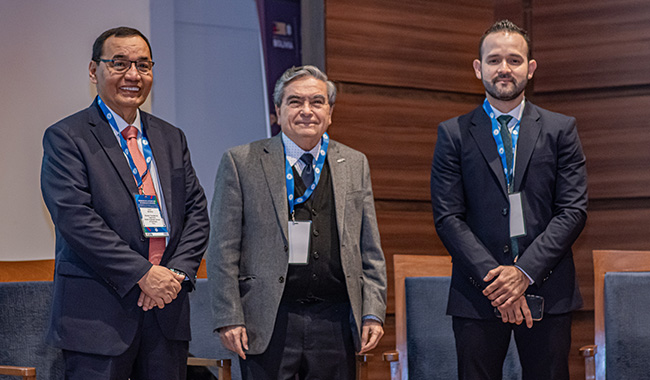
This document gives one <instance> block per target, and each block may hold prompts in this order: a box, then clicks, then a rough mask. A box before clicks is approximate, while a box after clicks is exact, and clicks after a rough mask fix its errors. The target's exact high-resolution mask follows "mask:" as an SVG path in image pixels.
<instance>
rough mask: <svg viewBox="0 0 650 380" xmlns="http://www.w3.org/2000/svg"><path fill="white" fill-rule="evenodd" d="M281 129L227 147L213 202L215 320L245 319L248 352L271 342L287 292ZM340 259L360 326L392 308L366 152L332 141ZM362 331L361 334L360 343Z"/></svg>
mask: <svg viewBox="0 0 650 380" xmlns="http://www.w3.org/2000/svg"><path fill="white" fill-rule="evenodd" d="M284 160H285V157H284V147H283V145H282V138H281V136H280V135H278V136H276V137H273V138H271V139H266V140H260V141H256V142H253V143H251V144H247V145H242V146H238V147H235V148H232V149H230V150H229V151H228V152H226V153H225V154H224V155H223V158H222V159H221V164H220V165H219V170H218V172H217V178H216V183H215V192H214V198H213V200H212V205H211V213H210V215H211V222H212V225H211V234H210V244H209V248H208V253H207V257H206V258H207V266H208V280H209V283H210V289H211V292H212V299H213V302H212V304H213V312H214V313H213V314H214V328H215V329H217V328H220V327H224V326H230V325H245V326H246V330H247V332H248V338H249V350H248V353H249V354H253V355H255V354H260V353H262V352H264V351H265V350H266V347H267V346H268V344H269V341H270V339H271V334H272V332H273V326H274V324H275V318H276V314H277V311H278V306H279V304H280V299H281V298H282V293H283V292H284V286H285V279H286V276H287V271H288V268H289V264H288V246H289V245H288V232H287V229H288V223H289V216H288V214H289V211H288V210H289V206H288V202H287V191H286V183H285V178H284V176H285V172H284V167H285V164H284ZM327 160H328V163H329V166H330V171H331V175H332V184H333V188H334V203H335V207H336V220H337V230H338V234H339V240H340V245H341V246H340V250H341V263H342V266H343V272H344V274H345V281H346V285H347V291H348V295H349V298H350V304H351V306H352V313H353V316H354V323H355V325H356V328H357V334H356V337H357V338H358V332H359V331H360V326H361V318H362V316H364V315H369V314H372V315H375V316H377V317H379V318H381V319H382V320H383V319H384V317H385V313H386V266H385V262H384V255H383V252H382V250H381V246H380V242H379V231H378V229H377V220H376V215H375V206H374V199H373V195H372V187H371V183H370V168H369V166H368V160H367V159H366V157H365V156H364V155H363V154H362V153H360V152H357V151H355V150H353V149H351V148H349V147H347V146H345V145H342V144H339V143H337V142H335V141H330V144H329V149H328V152H327ZM358 341H359V339H355V344H356V345H357V349H359V342H358Z"/></svg>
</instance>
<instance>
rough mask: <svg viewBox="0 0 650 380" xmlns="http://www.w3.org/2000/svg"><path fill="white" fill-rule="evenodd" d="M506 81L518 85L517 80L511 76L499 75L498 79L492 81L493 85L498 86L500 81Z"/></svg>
mask: <svg viewBox="0 0 650 380" xmlns="http://www.w3.org/2000/svg"><path fill="white" fill-rule="evenodd" d="M504 79H507V80H509V81H511V82H512V83H513V84H515V85H517V80H516V79H515V78H514V77H513V76H512V75H509V74H506V75H498V76H497V77H495V78H494V79H492V84H493V85H495V84H497V82H498V81H500V80H504Z"/></svg>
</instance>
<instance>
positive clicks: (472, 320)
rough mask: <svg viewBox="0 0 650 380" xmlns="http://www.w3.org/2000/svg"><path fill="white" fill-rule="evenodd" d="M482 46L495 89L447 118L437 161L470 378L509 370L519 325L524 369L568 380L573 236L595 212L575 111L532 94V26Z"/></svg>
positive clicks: (456, 317)
mask: <svg viewBox="0 0 650 380" xmlns="http://www.w3.org/2000/svg"><path fill="white" fill-rule="evenodd" d="M479 54H480V55H479V59H477V60H475V61H474V71H475V74H476V77H477V78H478V79H480V80H482V81H483V85H484V87H485V92H486V98H487V99H486V100H485V102H484V104H483V105H482V106H480V107H478V108H476V109H475V110H473V111H472V112H470V113H468V114H465V115H462V116H459V117H456V118H453V119H451V120H448V121H445V122H443V123H441V124H440V126H439V127H438V139H437V143H436V149H435V154H434V158H433V165H432V169H431V199H432V202H433V213H434V219H435V225H436V231H437V233H438V235H439V236H440V239H441V240H442V242H443V243H444V245H445V247H446V248H447V250H448V251H449V253H450V254H451V256H452V259H453V263H454V266H453V274H452V283H451V289H450V294H449V304H448V308H447V313H448V314H450V315H452V316H453V326H454V334H455V337H456V348H457V354H458V371H459V378H461V379H473V380H475V379H501V368H502V364H503V360H504V358H505V355H506V352H507V348H508V344H509V342H510V335H511V331H514V335H515V339H516V341H517V348H518V351H519V356H520V360H521V364H522V367H523V372H524V379H544V380H549V379H569V371H568V354H569V349H570V343H571V314H570V313H571V311H572V310H575V309H577V308H579V307H581V305H582V298H581V296H580V292H579V290H578V284H577V280H576V275H575V267H574V263H573V253H572V252H571V245H572V244H573V242H574V241H575V240H576V238H577V237H578V235H579V234H580V232H581V231H582V229H583V227H584V224H585V221H586V217H587V178H586V171H585V157H584V154H583V153H582V148H581V145H580V140H579V138H578V132H577V129H576V121H575V119H574V118H572V117H567V116H564V115H560V114H557V113H553V112H550V111H547V110H544V109H542V108H539V107H537V106H535V105H534V104H532V103H530V102H529V101H527V100H526V99H525V97H524V89H525V87H526V83H527V81H528V80H530V79H531V78H532V77H533V74H534V72H535V69H536V68H537V62H536V61H535V60H533V59H531V58H530V51H529V41H528V38H527V36H526V33H525V32H524V31H523V30H522V29H520V28H519V27H517V26H516V25H514V24H513V23H511V22H509V21H507V20H504V21H499V22H497V23H495V24H494V25H493V26H492V27H491V28H490V29H488V31H487V32H486V33H485V34H484V35H483V37H482V39H481V42H480V45H479ZM531 296H537V297H536V300H535V299H534V298H535V297H531ZM541 299H543V318H542V319H541V320H539V321H537V318H538V317H539V316H537V315H534V314H540V313H541V310H540V309H541V308H542V306H540V305H539V303H538V302H539V301H540V300H541ZM527 301H528V302H527ZM529 306H530V307H529ZM531 308H533V310H531ZM497 315H500V316H501V317H500V318H499V317H497ZM534 317H537V318H535V319H536V320H535V321H533V318H534ZM522 322H525V324H523V325H522Z"/></svg>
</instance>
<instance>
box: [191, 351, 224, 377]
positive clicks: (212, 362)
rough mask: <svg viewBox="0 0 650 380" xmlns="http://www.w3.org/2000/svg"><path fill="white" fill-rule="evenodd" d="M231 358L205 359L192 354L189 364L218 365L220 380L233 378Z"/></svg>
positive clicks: (200, 365)
mask: <svg viewBox="0 0 650 380" xmlns="http://www.w3.org/2000/svg"><path fill="white" fill-rule="evenodd" d="M230 364H231V363H230V359H205V358H195V357H193V356H190V357H188V358H187V365H191V366H199V367H217V368H218V375H219V380H232V373H231V370H230Z"/></svg>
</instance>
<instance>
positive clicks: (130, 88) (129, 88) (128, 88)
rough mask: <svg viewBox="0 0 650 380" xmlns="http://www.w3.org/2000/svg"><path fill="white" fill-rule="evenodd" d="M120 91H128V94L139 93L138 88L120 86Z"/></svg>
mask: <svg viewBox="0 0 650 380" xmlns="http://www.w3.org/2000/svg"><path fill="white" fill-rule="evenodd" d="M120 90H124V91H129V92H138V91H140V87H131V86H122V87H120Z"/></svg>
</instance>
